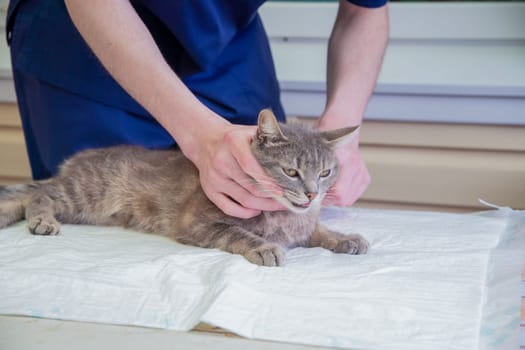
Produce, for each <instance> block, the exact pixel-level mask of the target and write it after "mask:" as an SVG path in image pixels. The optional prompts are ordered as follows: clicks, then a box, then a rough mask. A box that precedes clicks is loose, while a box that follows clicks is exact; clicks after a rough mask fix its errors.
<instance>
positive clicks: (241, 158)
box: [225, 127, 282, 197]
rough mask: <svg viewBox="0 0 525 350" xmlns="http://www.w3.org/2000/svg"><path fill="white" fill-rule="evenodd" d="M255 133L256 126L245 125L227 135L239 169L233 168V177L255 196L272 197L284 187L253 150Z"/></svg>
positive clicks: (226, 140)
mask: <svg viewBox="0 0 525 350" xmlns="http://www.w3.org/2000/svg"><path fill="white" fill-rule="evenodd" d="M254 134H255V127H245V128H243V129H242V130H236V131H234V132H231V133H228V134H227V135H226V136H225V142H226V143H227V144H228V145H229V148H230V150H231V154H232V155H233V157H234V158H235V160H236V162H237V164H238V166H239V169H232V174H231V177H232V179H234V180H235V181H236V182H237V183H239V184H240V185H241V186H243V187H244V188H245V189H246V190H248V191H249V192H250V193H252V194H253V195H255V196H259V197H271V194H280V193H282V189H281V188H280V187H279V186H278V185H277V183H276V182H275V180H273V179H272V178H271V177H269V176H268V175H267V174H266V172H265V171H264V169H263V168H262V166H261V165H260V164H259V162H258V161H257V159H256V158H255V156H254V155H253V153H252V151H251V147H250V144H251V142H252V139H253V136H254Z"/></svg>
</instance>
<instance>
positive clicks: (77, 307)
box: [0, 208, 525, 350]
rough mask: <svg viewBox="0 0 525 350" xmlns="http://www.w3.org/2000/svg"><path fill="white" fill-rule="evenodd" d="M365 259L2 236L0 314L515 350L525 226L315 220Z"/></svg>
mask: <svg viewBox="0 0 525 350" xmlns="http://www.w3.org/2000/svg"><path fill="white" fill-rule="evenodd" d="M322 221H323V222H324V224H325V225H327V226H328V227H330V228H332V229H335V230H338V231H341V232H347V233H351V232H358V233H361V234H362V235H363V236H365V237H366V238H367V239H368V240H369V241H370V243H371V249H370V251H369V253H368V254H367V255H361V256H351V255H343V254H333V253H331V252H329V251H327V250H324V249H321V248H314V249H305V248H297V249H293V250H290V251H289V252H288V255H287V260H286V264H285V266H283V267H278V268H269V267H259V266H256V265H252V264H250V263H248V262H247V261H246V260H245V259H244V258H243V257H241V256H239V255H232V254H229V253H225V252H221V251H219V250H213V249H202V248H196V247H189V246H184V245H181V244H177V243H175V242H173V241H171V240H169V239H166V238H163V237H158V236H154V235H147V234H141V233H135V232H131V231H127V230H124V229H121V228H106V227H89V226H74V225H64V226H63V227H62V231H61V233H60V235H59V236H53V237H42V236H33V235H31V234H30V233H29V232H28V231H27V229H26V227H25V223H19V224H17V225H15V226H13V227H10V228H7V229H4V230H1V231H0V313H1V314H11V315H28V316H34V317H45V318H57V319H64V320H77V321H90V322H101V323H111V324H125V325H137V326H147V327H159V328H168V329H175V330H190V329H192V328H193V327H194V326H196V325H197V324H198V323H199V322H207V323H210V324H212V325H216V326H219V327H222V328H224V329H226V330H229V331H231V332H234V333H237V334H239V335H241V336H244V337H248V338H257V339H266V340H275V341H284V342H296V343H304V344H312V345H320V346H330V347H340V348H352V349H381V350H387V349H403V350H407V349H418V350H424V349H439V350H446V349H468V350H472V349H498V350H501V349H517V348H519V344H518V343H519V323H520V320H519V319H520V313H519V312H520V292H521V290H520V275H521V270H522V268H523V261H524V260H523V259H524V256H523V255H524V252H525V244H524V238H525V212H520V211H512V210H510V209H500V210H494V211H491V212H489V213H488V214H487V213H486V214H445V213H430V212H408V211H387V210H365V209H335V208H330V209H326V210H324V211H323V214H322Z"/></svg>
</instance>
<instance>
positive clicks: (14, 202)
mask: <svg viewBox="0 0 525 350" xmlns="http://www.w3.org/2000/svg"><path fill="white" fill-rule="evenodd" d="M45 182H47V181H40V182H32V183H28V184H23V185H6V186H0V229H1V228H4V227H7V226H9V225H11V224H12V223H15V222H17V221H20V220H23V219H24V216H25V207H26V205H27V203H28V202H29V198H31V195H32V194H33V193H34V192H35V191H36V190H37V189H38V188H40V186H42V184H44V183H45Z"/></svg>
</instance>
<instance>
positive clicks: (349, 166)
mask: <svg viewBox="0 0 525 350" xmlns="http://www.w3.org/2000/svg"><path fill="white" fill-rule="evenodd" d="M336 156H337V159H338V160H339V175H338V176H337V180H336V182H335V184H334V185H333V186H332V187H331V188H330V189H329V190H328V193H327V195H326V197H325V199H324V201H323V204H324V205H336V206H339V207H342V206H349V205H352V204H354V203H355V202H356V201H357V200H358V199H359V198H360V197H361V195H362V194H363V193H364V192H365V190H366V189H367V187H368V185H370V182H371V177H370V173H369V172H368V169H367V167H366V165H365V162H364V161H363V158H361V154H360V152H359V148H358V146H357V141H355V142H354V141H352V142H351V143H350V144H347V145H343V146H341V147H340V148H338V149H337V150H336Z"/></svg>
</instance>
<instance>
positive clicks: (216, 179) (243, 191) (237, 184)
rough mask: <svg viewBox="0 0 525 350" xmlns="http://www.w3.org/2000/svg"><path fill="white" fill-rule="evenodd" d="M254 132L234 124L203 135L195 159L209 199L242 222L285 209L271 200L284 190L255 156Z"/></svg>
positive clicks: (253, 127) (253, 129) (250, 127)
mask: <svg viewBox="0 0 525 350" xmlns="http://www.w3.org/2000/svg"><path fill="white" fill-rule="evenodd" d="M255 131H256V127H255V126H243V125H233V124H226V125H224V126H223V127H221V128H219V129H217V128H214V129H213V130H208V132H205V133H203V135H200V138H201V139H200V141H199V142H200V144H201V147H200V150H199V152H197V153H196V154H197V156H196V157H194V159H192V161H193V162H194V164H195V165H196V166H197V168H198V169H199V176H200V181H201V186H202V189H203V190H204V192H205V193H206V195H207V196H208V198H209V199H210V200H211V201H212V202H213V203H214V204H215V205H217V207H219V209H221V210H222V211H223V212H224V213H225V214H227V215H230V216H235V217H238V218H243V219H248V218H251V217H254V216H257V215H259V214H260V213H261V211H274V210H283V209H285V208H284V207H283V206H282V205H281V204H279V203H277V202H276V201H275V200H274V199H272V198H271V195H272V193H276V194H278V193H279V191H282V190H281V189H280V188H279V187H278V186H277V185H276V184H275V183H274V181H273V180H272V179H271V178H270V177H268V176H267V175H266V174H265V172H264V170H263V168H262V167H261V165H260V164H259V163H258V162H257V160H256V159H255V157H254V156H253V154H252V151H251V148H250V144H251V141H252V139H253V137H254V135H255ZM254 180H255V181H254Z"/></svg>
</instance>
